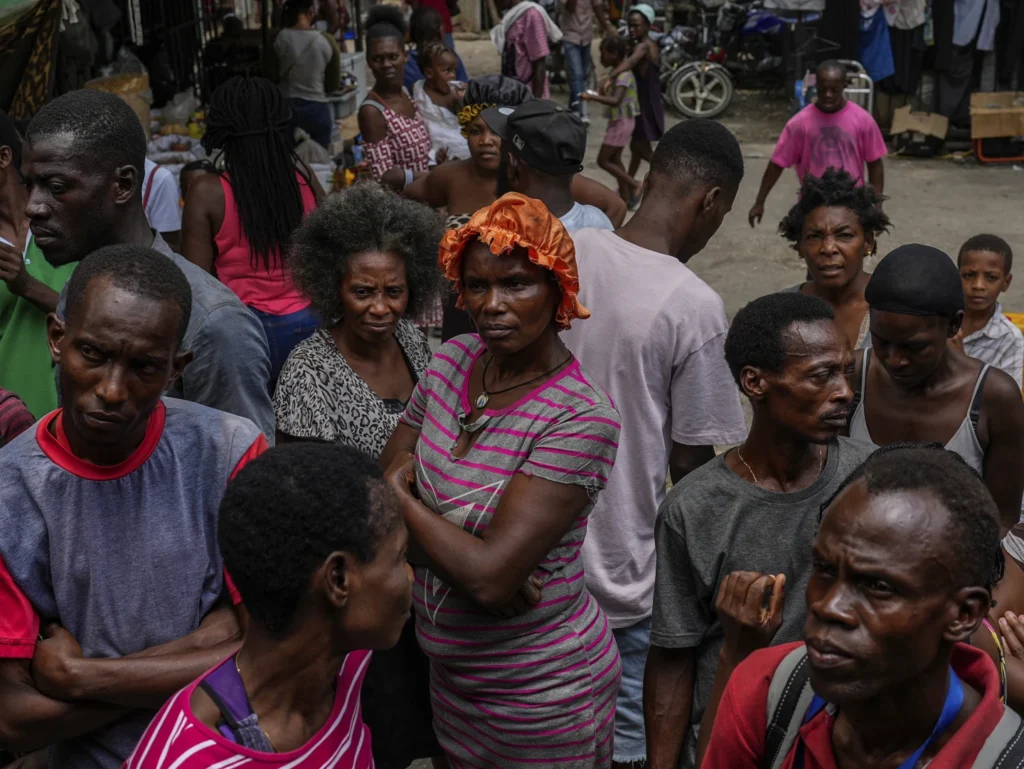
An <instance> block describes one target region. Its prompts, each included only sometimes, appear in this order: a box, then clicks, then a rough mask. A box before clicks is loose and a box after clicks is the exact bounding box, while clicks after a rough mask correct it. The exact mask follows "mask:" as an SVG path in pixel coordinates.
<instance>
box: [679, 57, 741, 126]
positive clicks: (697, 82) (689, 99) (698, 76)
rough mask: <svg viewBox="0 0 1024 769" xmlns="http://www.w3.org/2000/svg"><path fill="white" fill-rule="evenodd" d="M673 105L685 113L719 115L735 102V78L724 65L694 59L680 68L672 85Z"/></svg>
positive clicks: (690, 114)
mask: <svg viewBox="0 0 1024 769" xmlns="http://www.w3.org/2000/svg"><path fill="white" fill-rule="evenodd" d="M668 94H669V99H670V100H671V103H672V107H673V108H674V109H675V110H676V112H678V113H679V114H680V115H682V116H683V117H689V118H700V117H703V118H712V117H718V116H719V115H721V114H722V113H723V112H725V110H726V109H728V107H729V104H730V103H731V102H732V96H733V82H732V76H731V75H730V74H729V71H728V70H727V69H725V68H724V67H720V66H716V65H713V64H708V63H707V62H693V63H691V64H687V65H685V66H682V67H680V68H679V71H678V72H677V73H676V74H675V76H674V77H673V78H672V80H671V81H670V82H669V85H668Z"/></svg>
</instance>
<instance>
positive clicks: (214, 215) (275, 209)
mask: <svg viewBox="0 0 1024 769" xmlns="http://www.w3.org/2000/svg"><path fill="white" fill-rule="evenodd" d="M291 120H292V114H291V108H290V107H289V105H288V102H287V100H286V99H285V98H284V95H283V94H282V93H281V91H280V89H279V88H278V87H277V86H276V85H274V84H273V83H271V82H270V81H269V80H265V79H264V78H259V77H253V78H242V77H235V78H232V79H231V80H228V81H227V82H226V83H224V85H222V86H221V87H220V88H218V89H217V90H216V91H214V92H213V95H212V96H211V97H210V106H209V111H208V113H207V127H206V135H205V136H204V137H203V146H204V147H205V148H206V150H207V152H211V153H212V152H214V151H218V150H219V151H220V155H219V156H218V158H217V162H216V167H217V173H216V174H206V175H204V176H201V177H199V178H198V179H196V180H195V181H194V182H192V184H191V186H190V187H189V191H188V197H187V198H186V199H185V211H184V214H183V216H182V227H181V231H182V254H183V256H184V257H185V258H186V259H188V260H189V261H191V262H193V263H194V264H197V265H198V266H200V267H202V268H203V269H204V270H208V271H209V272H211V273H213V274H215V275H216V276H217V277H218V278H220V280H221V282H222V283H224V285H226V286H227V287H228V288H230V289H231V290H232V291H234V292H235V293H236V294H237V295H238V298H239V299H241V300H242V301H243V302H244V303H245V304H246V306H248V307H249V309H251V310H252V311H253V312H255V313H256V315H258V316H259V318H260V320H261V321H262V322H263V328H264V330H265V331H266V333H267V341H268V342H269V343H270V361H271V373H270V390H271V392H273V389H274V384H275V383H276V382H277V376H278V374H279V373H280V371H281V366H282V365H284V362H285V359H286V358H287V357H288V353H289V352H291V350H292V348H293V347H294V346H295V345H296V344H298V343H299V342H301V341H302V340H303V339H305V338H306V337H308V336H309V335H310V334H312V333H313V332H314V331H315V330H316V327H317V323H318V319H317V317H316V315H315V314H314V313H313V311H312V310H311V309H310V301H309V298H308V297H306V296H303V295H302V294H301V293H300V292H299V291H298V289H296V288H295V286H294V284H293V283H292V279H291V275H290V273H289V270H288V266H287V253H288V247H289V245H290V243H291V237H292V233H293V232H294V231H295V229H296V228H297V227H298V226H299V224H301V222H302V218H303V216H305V214H307V213H309V212H310V211H312V210H313V209H314V208H315V207H316V203H317V200H318V199H319V198H320V197H322V196H323V190H322V189H321V188H320V185H319V183H318V182H317V180H316V177H315V176H314V175H313V173H312V171H310V169H309V168H308V167H307V166H306V165H305V164H304V163H302V162H301V161H300V160H298V158H296V157H295V154H294V153H293V152H292V144H291V141H290V133H291V128H290V126H291Z"/></svg>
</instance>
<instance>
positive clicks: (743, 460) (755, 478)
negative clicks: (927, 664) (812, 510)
mask: <svg viewBox="0 0 1024 769" xmlns="http://www.w3.org/2000/svg"><path fill="white" fill-rule="evenodd" d="M827 453H828V449H826V450H825V451H823V452H821V461H820V462H819V463H818V475H821V471H822V470H824V469H825V455H826V454H827ZM736 456H737V457H739V459H740V462H742V463H743V466H744V467H745V468H747V472H748V473H750V477H751V478H753V479H754V485H755V486H760V485H761V482H760V481H759V480H757V476H756V475H754V469H753V468H752V467H751V466H750V465H749V464H747V460H745V459H744V458H743V455H742V454H741V453H740V447H739V446H737V447H736Z"/></svg>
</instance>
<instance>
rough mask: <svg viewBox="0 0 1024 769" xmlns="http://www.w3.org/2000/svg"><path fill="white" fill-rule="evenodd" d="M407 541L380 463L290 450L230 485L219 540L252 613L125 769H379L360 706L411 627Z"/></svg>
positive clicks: (324, 449) (337, 451) (345, 454)
mask: <svg viewBox="0 0 1024 769" xmlns="http://www.w3.org/2000/svg"><path fill="white" fill-rule="evenodd" d="M407 539H408V535H407V533H406V529H405V526H404V525H403V524H402V518H401V516H400V514H399V511H398V507H397V500H396V499H395V496H394V494H393V493H392V492H391V491H390V489H389V488H388V487H387V486H386V485H385V484H384V482H383V479H382V478H381V473H380V470H378V469H377V466H376V464H375V463H374V462H373V460H372V459H371V458H370V457H368V456H366V455H365V454H363V453H361V452H359V451H356V450H355V449H351V448H347V447H342V446H313V445H305V446H284V447H278V448H274V449H271V450H270V451H268V452H266V453H265V454H263V455H262V456H260V457H258V458H257V459H255V460H253V461H252V462H250V463H249V464H248V465H246V466H245V467H244V468H243V469H242V470H241V471H239V473H238V475H237V476H236V477H235V478H233V479H232V481H231V483H229V484H228V488H227V491H226V492H225V494H224V499H223V501H222V502H221V505H220V521H219V524H218V527H217V540H218V544H219V546H220V550H221V552H222V553H223V554H224V564H225V567H226V568H227V570H228V571H229V572H230V574H231V576H232V578H233V581H234V583H235V585H236V586H237V588H238V591H239V593H240V594H241V600H242V601H243V602H244V603H245V608H246V613H247V615H248V623H247V626H246V629H245V640H244V641H243V642H242V646H241V648H240V649H238V651H237V652H236V653H235V654H232V655H231V656H230V657H228V658H227V659H226V660H224V661H223V662H221V663H220V664H219V665H217V666H216V667H215V668H213V669H212V670H210V671H209V672H207V673H204V674H203V675H202V676H200V677H199V678H198V679H197V680H196V681H195V682H193V683H192V684H190V685H189V686H186V687H185V688H184V689H182V690H181V691H180V692H178V693H177V694H175V695H174V696H173V697H171V699H170V700H168V702H167V704H166V705H164V706H163V708H162V709H161V710H160V712H159V713H157V714H156V717H155V718H154V719H153V721H152V723H151V724H150V726H149V728H148V729H147V730H146V733H145V734H144V735H143V737H142V740H141V741H140V742H139V744H138V746H137V747H136V748H135V751H134V753H132V755H131V756H130V757H129V759H128V761H127V762H126V763H125V767H127V769H157V768H158V767H162V766H175V767H181V769H203V768H205V767H211V766H221V767H226V766H238V765H241V764H246V765H248V766H251V767H255V768H257V769H263V768H264V767H266V768H268V769H269V768H270V767H281V766H286V765H287V766H290V767H295V769H319V767H323V766H333V767H336V769H372V768H373V766H374V760H373V755H372V753H371V751H370V735H369V734H368V733H367V727H366V726H365V725H364V724H363V719H362V717H361V714H360V704H359V692H360V687H361V684H362V681H363V676H364V675H365V673H366V669H367V666H368V665H369V663H370V657H371V652H370V651H368V650H370V649H386V648H388V647H390V646H393V645H394V644H395V642H396V641H397V640H398V637H399V634H400V633H401V632H402V628H403V626H404V625H405V622H406V619H407V618H408V616H409V605H410V592H411V591H410V588H411V584H412V574H411V572H410V570H409V565H408V562H407V561H406V544H407Z"/></svg>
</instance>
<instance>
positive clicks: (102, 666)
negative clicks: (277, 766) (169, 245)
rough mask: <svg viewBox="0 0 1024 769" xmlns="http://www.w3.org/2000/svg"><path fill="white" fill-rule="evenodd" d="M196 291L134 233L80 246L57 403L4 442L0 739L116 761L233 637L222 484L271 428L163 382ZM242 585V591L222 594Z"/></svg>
mask: <svg viewBox="0 0 1024 769" xmlns="http://www.w3.org/2000/svg"><path fill="white" fill-rule="evenodd" d="M191 304H192V293H191V289H190V288H189V283H188V281H187V279H186V278H185V276H184V274H183V273H182V272H181V270H180V269H178V267H177V266H176V265H175V264H174V262H172V261H171V260H169V259H167V258H166V257H165V256H163V255H161V254H160V253H158V252H156V251H153V250H152V249H149V248H145V247H143V246H132V245H118V246H108V247H106V248H102V249H100V250H99V251H97V252H95V253H93V254H91V255H90V256H88V257H86V258H85V259H84V260H82V261H81V262H80V264H79V266H78V267H77V268H76V270H75V272H74V273H73V274H72V276H71V279H70V281H69V282H68V286H67V306H66V309H65V313H64V320H63V321H61V320H58V319H57V317H56V316H55V315H50V317H49V321H48V336H49V344H50V352H51V355H52V356H53V360H54V363H56V364H60V366H61V373H60V394H61V397H62V400H63V403H64V408H63V409H58V410H57V411H54V412H52V413H50V414H48V415H47V416H45V417H43V418H42V419H41V420H40V421H39V422H38V423H37V424H36V426H35V428H34V429H31V430H28V431H26V432H25V433H23V434H22V435H20V436H19V437H18V438H16V439H15V440H13V441H12V442H11V443H9V444H8V445H7V446H5V447H4V449H3V451H0V531H4V532H17V536H4V537H0V750H7V751H11V752H26V751H31V750H36V749H38V748H41V747H45V746H49V763H50V766H54V767H61V769H79V768H82V769H86V768H88V769H118V768H119V767H120V766H121V764H122V763H123V762H124V761H125V759H127V757H128V755H129V754H130V752H131V751H132V749H133V748H134V746H135V744H136V742H138V739H139V737H140V736H141V735H142V733H143V731H144V730H145V728H146V726H147V724H148V723H149V721H150V719H151V718H152V716H153V713H154V712H155V711H156V710H157V709H158V708H160V707H161V706H162V705H163V703H164V702H165V701H166V699H167V698H168V697H169V696H170V695H172V694H173V693H174V692H175V691H177V690H178V689H180V688H181V687H182V686H184V685H185V684H187V683H188V682H189V681H190V680H192V679H194V678H196V677H197V676H199V675H200V674H201V673H203V672H204V671H205V670H207V669H209V668H210V667H213V666H214V665H215V664H217V663H218V662H219V661H221V660H223V659H224V658H225V657H226V656H228V655H229V654H231V653H232V652H233V651H234V650H235V649H236V648H237V643H238V637H239V635H240V633H239V625H238V620H237V617H236V615H235V610H234V608H233V607H232V606H231V603H232V600H231V599H229V594H230V593H231V588H230V586H229V585H228V584H226V577H225V574H224V566H223V561H222V559H221V555H220V550H219V548H218V546H217V536H216V534H217V511H218V507H219V504H220V500H221V497H222V496H223V493H224V489H225V487H226V485H227V482H228V480H229V478H230V477H231V476H233V475H234V474H235V473H236V472H237V471H238V470H239V469H240V468H241V467H243V466H244V465H245V464H246V463H247V462H248V461H249V460H251V459H253V458H254V457H256V456H258V455H259V454H260V453H262V452H263V451H264V450H265V449H266V440H265V439H264V437H263V434H262V433H261V432H260V431H259V429H258V428H257V427H256V426H255V425H254V424H253V423H252V422H250V421H249V420H247V419H244V418H242V417H236V416H233V415H230V414H226V413H224V412H220V411H216V410H215V409H211V408H207V407H205V406H200V405H199V404H195V403H191V402H187V401H179V400H176V399H173V398H165V397H162V396H163V393H164V391H165V390H166V389H167V387H168V386H169V385H170V384H171V383H172V382H173V381H174V379H176V378H177V377H178V376H179V375H180V374H181V371H182V369H183V368H184V367H185V366H186V365H187V364H188V363H189V361H190V360H191V353H190V352H189V351H188V350H184V349H182V347H181V345H182V340H183V339H184V335H185V329H186V327H187V325H188V319H189V317H190V313H191ZM232 598H234V600H236V601H237V596H232Z"/></svg>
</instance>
